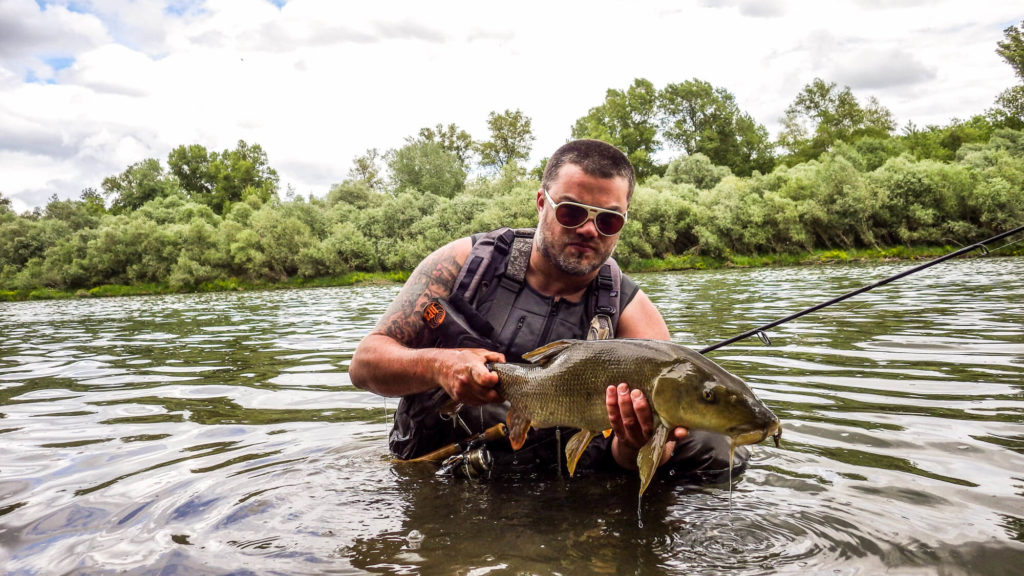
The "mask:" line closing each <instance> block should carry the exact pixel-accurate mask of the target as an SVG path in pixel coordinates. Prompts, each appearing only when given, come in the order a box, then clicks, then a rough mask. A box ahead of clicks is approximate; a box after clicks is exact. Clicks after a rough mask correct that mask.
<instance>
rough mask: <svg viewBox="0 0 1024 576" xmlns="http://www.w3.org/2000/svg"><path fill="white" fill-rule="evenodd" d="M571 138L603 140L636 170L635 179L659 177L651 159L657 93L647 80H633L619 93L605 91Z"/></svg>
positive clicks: (655, 142)
mask: <svg viewBox="0 0 1024 576" xmlns="http://www.w3.org/2000/svg"><path fill="white" fill-rule="evenodd" d="M572 136H573V138H594V139H597V140H604V141H605V142H608V143H610V144H613V145H615V146H617V147H618V148H619V149H620V150H622V151H623V152H624V153H625V154H626V156H627V157H628V158H629V161H630V162H632V163H633V168H634V170H636V176H637V180H645V179H647V178H648V177H650V176H653V175H657V174H660V173H661V172H662V170H661V169H660V167H659V166H658V165H657V164H656V163H655V160H654V156H655V154H656V153H657V152H658V150H660V149H661V141H660V140H659V139H658V91H657V89H655V87H654V84H652V83H651V82H650V81H649V80H645V79H643V78H637V79H636V80H634V81H633V84H632V85H631V86H630V87H629V88H627V89H626V90H625V91H623V90H614V89H609V90H608V92H607V93H606V94H605V99H604V103H602V104H600V105H598V106H595V107H593V108H591V109H590V112H588V113H587V115H586V116H584V117H582V118H580V119H579V120H577V121H576V124H575V125H574V126H573V128H572Z"/></svg>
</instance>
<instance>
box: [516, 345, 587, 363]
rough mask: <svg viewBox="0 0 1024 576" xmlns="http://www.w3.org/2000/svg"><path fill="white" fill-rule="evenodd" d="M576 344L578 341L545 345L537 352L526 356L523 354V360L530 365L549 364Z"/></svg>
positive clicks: (533, 351)
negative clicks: (563, 351)
mask: <svg viewBox="0 0 1024 576" xmlns="http://www.w3.org/2000/svg"><path fill="white" fill-rule="evenodd" d="M575 343H576V340H556V341H554V342H551V343H550V344H545V345H543V346H541V347H540V348H537V349H536V350H530V351H529V352H527V353H526V354H523V360H526V361H527V362H529V363H530V364H547V363H548V362H550V361H551V359H552V358H554V357H555V356H558V354H559V353H560V352H561V351H562V350H565V349H566V348H568V347H569V346H572V345H573V344H575Z"/></svg>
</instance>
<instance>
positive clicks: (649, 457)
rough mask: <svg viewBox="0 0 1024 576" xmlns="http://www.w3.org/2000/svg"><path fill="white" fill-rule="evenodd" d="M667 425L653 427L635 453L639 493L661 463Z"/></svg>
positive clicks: (645, 486)
mask: <svg viewBox="0 0 1024 576" xmlns="http://www.w3.org/2000/svg"><path fill="white" fill-rule="evenodd" d="M668 433H669V429H668V426H665V425H664V424H660V425H658V427H657V428H655V429H654V435H653V436H651V439H650V440H648V441H647V444H644V446H643V448H641V449H640V452H638V453H637V455H636V466H637V468H639V469H640V495H641V496H642V495H643V493H644V490H647V486H648V485H649V484H650V483H651V480H652V479H653V478H654V474H655V472H657V471H658V466H659V465H661V456H662V454H664V453H665V444H666V443H667V442H668Z"/></svg>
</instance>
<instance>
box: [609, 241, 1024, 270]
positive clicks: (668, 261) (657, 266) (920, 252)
mask: <svg viewBox="0 0 1024 576" xmlns="http://www.w3.org/2000/svg"><path fill="white" fill-rule="evenodd" d="M960 248H961V247H960V246H916V247H911V248H908V247H906V246H896V247H892V248H882V249H876V248H865V249H852V250H815V251H813V252H806V251H802V252H787V253H780V254H760V255H753V256H748V255H736V254H730V255H728V256H725V257H721V258H717V257H710V256H694V255H683V256H667V257H665V258H647V259H642V260H638V261H637V262H635V263H633V264H632V265H631V266H629V268H628V272H669V271H673V270H714V269H716V268H760V267H764V266H809V265H814V264H831V263H837V262H884V261H892V260H928V259H932V258H938V257H939V256H944V255H946V254H949V253H950V252H953V251H955V250H959V249H960ZM993 254H994V255H997V256H1024V243H1020V244H1015V245H1013V246H1009V247H1007V248H1004V249H1002V250H999V251H998V252H995V251H993ZM979 255H981V251H974V252H969V253H967V254H964V255H962V256H961V257H962V258H972V257H977V256H979Z"/></svg>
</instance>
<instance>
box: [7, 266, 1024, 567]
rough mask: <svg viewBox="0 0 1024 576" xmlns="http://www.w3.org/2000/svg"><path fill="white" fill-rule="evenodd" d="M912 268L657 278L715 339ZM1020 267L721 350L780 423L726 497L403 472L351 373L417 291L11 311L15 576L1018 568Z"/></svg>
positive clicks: (10, 481)
mask: <svg viewBox="0 0 1024 576" xmlns="http://www.w3.org/2000/svg"><path fill="white" fill-rule="evenodd" d="M907 267H908V265H906V264H882V265H873V266H826V267H810V268H785V269H766V270H724V271H712V272H687V273H673V274H658V275H640V276H638V277H637V280H638V283H639V284H640V285H641V286H642V287H643V288H644V290H645V291H647V292H648V294H650V296H651V298H652V300H654V302H655V303H656V304H657V305H658V307H659V308H660V309H661V310H662V312H663V314H664V315H665V317H666V320H667V322H668V323H669V327H670V329H671V331H672V335H673V339H674V340H675V341H676V342H678V343H681V344H684V345H689V346H693V347H695V348H696V347H702V346H705V345H708V344H711V343H714V342H716V341H718V340H722V339H725V338H727V337H729V336H732V335H734V334H736V333H739V332H743V331H745V330H747V329H749V328H752V327H754V326H756V325H758V324H762V323H765V322H768V321H771V320H774V319H776V318H779V317H782V316H785V315H787V314H789V313H791V312H794V311H796V310H799V309H802V308H804V307H807V306H810V305H812V304H816V303H818V302H820V301H823V300H825V299H827V298H830V297H833V296H836V295H839V294H841V293H843V292H846V291H848V290H851V289H853V288H856V287H859V286H861V285H865V284H869V283H872V282H875V281H877V280H879V279H881V278H884V277H886V276H888V275H890V274H893V273H895V272H898V271H900V270H902V269H905V268H907ZM1022 277H1024V259H1021V258H983V259H975V260H958V261H951V262H948V263H945V264H942V265H939V266H936V267H934V268H931V269H929V270H927V271H924V272H921V273H919V274H915V275H914V276H911V277H909V278H907V279H905V280H901V281H899V282H898V283H895V284H892V285H889V286H886V287H883V288H879V289H877V290H875V291H872V292H869V293H866V294H863V295H861V296H858V297H856V298H854V299H852V300H849V301H847V302H844V303H842V304H839V305H837V306H834V307H831V308H828V309H826V310H823V311H821V312H818V313H815V314H812V315H810V316H806V317H804V318H801V319H799V320H797V321H794V322H792V323H789V324H786V325H784V326H781V327H779V328H777V329H774V330H773V331H772V332H771V333H770V338H771V340H772V346H770V347H768V346H765V345H764V344H763V343H761V342H759V341H758V340H756V339H752V340H748V341H744V342H741V343H738V344H734V345H731V346H728V347H726V348H723V349H721V350H718V351H716V352H713V353H712V354H711V357H712V358H714V359H715V360H716V361H717V362H719V363H720V364H722V365H723V366H724V367H725V368H727V369H728V370H730V371H732V372H733V373H735V374H737V375H739V376H741V377H742V378H744V379H745V380H746V381H747V382H748V383H749V384H750V385H751V387H752V388H753V389H754V390H755V391H756V392H757V393H758V395H759V396H761V397H762V399H764V400H765V402H766V403H767V404H768V405H769V406H770V407H771V408H772V409H773V410H774V411H775V412H776V414H778V416H779V417H780V418H781V419H782V421H783V424H784V427H785V433H784V437H783V444H782V447H781V448H774V447H773V446H770V445H768V444H766V445H763V446H759V447H757V449H756V450H755V455H754V458H753V460H752V462H751V465H750V466H749V468H748V469H747V471H746V472H745V473H744V474H743V475H741V476H738V477H736V478H734V479H733V482H732V485H731V505H730V486H729V485H728V483H722V484H714V485H687V484H684V483H679V482H674V481H671V479H667V480H664V481H656V482H655V483H654V484H652V486H651V488H650V489H649V490H648V491H647V493H646V495H645V498H644V506H643V511H642V515H643V518H642V519H643V524H644V526H643V528H640V527H638V522H637V517H636V491H637V480H636V478H635V477H634V475H632V474H622V475H610V476H609V475H596V474H595V475H589V476H584V477H578V478H572V479H561V480H559V479H544V480H539V481H532V480H530V479H525V478H512V479H496V478H492V479H490V480H487V481H469V480H458V479H451V478H444V477H436V476H435V475H434V474H433V470H432V469H430V468H429V467H427V468H422V467H410V466H408V465H405V466H402V465H397V466H396V465H394V464H393V463H392V462H391V461H390V459H389V455H388V452H387V446H386V435H387V430H388V427H389V417H390V414H391V413H392V412H393V410H394V408H395V405H396V402H395V401H394V400H387V401H385V400H384V399H382V398H380V397H376V396H374V395H372V394H368V393H365V392H362V391H360V390H358V389H356V388H354V387H353V386H351V384H350V382H349V378H348V374H347V366H348V362H349V360H350V358H351V355H352V351H353V350H354V348H355V346H356V344H357V343H358V342H359V340H360V338H361V337H362V336H363V335H365V334H366V333H367V331H368V330H370V328H371V327H372V326H373V323H374V322H375V320H376V318H377V317H378V316H379V315H380V314H381V313H382V312H383V311H384V309H385V307H386V306H387V304H388V303H389V302H390V300H391V298H392V297H393V296H394V295H395V293H396V292H397V290H398V288H397V287H396V286H384V287H381V286H369V287H353V288H336V289H317V290H292V291H276V292H258V293H222V294H207V295H184V296H154V297H134V298H110V299H97V300H73V301H60V302H23V303H5V304H0V567H6V570H7V572H9V573H12V574H61V573H71V574H77V573H82V574H107V573H110V574H113V573H119V574H124V573H127V574H157V573H164V574H175V573H177V574H198V573H203V574H228V573H233V574H238V573H255V574H272V573H280V574H324V573H332V574H345V573H366V572H371V573H409V574H414V573H445V574H448V573H458V574H523V573H538V574H556V573H558V574H583V573H587V574H590V573H608V574H625V573H636V574H695V573H701V574H808V573H812V574H875V573H879V572H889V573H897V574H900V573H905V574H1018V573H1019V569H1020V566H1021V565H1022V564H1024V498H1022V497H1024V285H1022V283H1021V280H1020V279H1021V278H1022Z"/></svg>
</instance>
